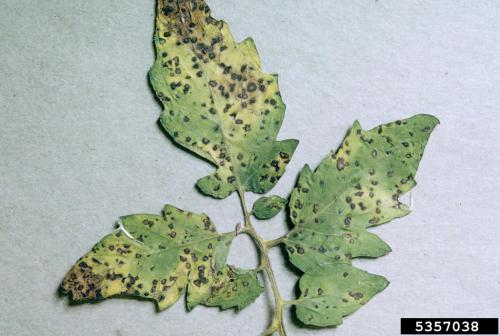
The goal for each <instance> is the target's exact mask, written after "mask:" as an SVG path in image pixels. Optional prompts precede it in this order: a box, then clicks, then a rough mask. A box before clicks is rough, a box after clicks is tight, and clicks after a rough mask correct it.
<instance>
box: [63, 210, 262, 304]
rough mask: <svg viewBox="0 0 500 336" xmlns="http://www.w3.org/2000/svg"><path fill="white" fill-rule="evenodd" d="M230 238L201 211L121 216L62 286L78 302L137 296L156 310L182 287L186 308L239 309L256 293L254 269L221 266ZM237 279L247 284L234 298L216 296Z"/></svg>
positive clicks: (177, 296)
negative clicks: (219, 307)
mask: <svg viewBox="0 0 500 336" xmlns="http://www.w3.org/2000/svg"><path fill="white" fill-rule="evenodd" d="M233 237H234V233H224V234H219V233H217V231H216V229H215V226H214V224H213V223H212V221H211V220H210V219H209V218H208V217H207V216H206V215H205V214H194V213H191V212H187V211H183V210H180V209H177V208H175V207H173V206H170V205H167V206H165V209H164V212H163V216H158V215H147V214H139V215H130V216H125V217H122V218H121V227H120V228H119V229H117V230H115V231H114V232H113V233H112V234H109V235H107V236H105V237H104V238H103V239H102V240H101V241H100V242H98V243H97V244H96V245H94V247H93V248H92V250H91V251H90V252H88V253H87V254H86V255H84V256H83V257H82V258H80V259H79V260H78V261H77V262H76V264H75V265H74V266H73V268H72V269H71V270H70V271H69V272H68V273H67V275H66V277H65V278H64V280H63V283H62V285H61V288H62V289H63V291H64V292H66V293H71V295H72V298H73V299H74V300H77V301H80V300H94V299H102V298H107V297H111V296H115V295H132V296H140V297H143V298H148V299H152V300H154V301H156V302H157V305H158V308H159V309H160V310H163V309H166V308H168V307H169V306H171V305H172V304H174V303H175V302H176V301H177V300H178V299H179V298H180V297H181V296H182V294H183V293H184V292H185V291H186V288H187V306H188V309H192V308H193V307H195V306H196V305H198V304H206V305H210V306H214V305H218V306H221V308H229V307H233V306H234V307H237V308H239V309H240V308H243V307H244V306H246V305H248V304H249V303H251V302H252V301H253V300H255V298H256V297H258V296H259V295H260V291H258V290H256V289H255V288H257V287H260V286H261V285H260V282H259V280H258V279H257V277H256V276H255V273H254V272H253V271H244V272H243V271H242V272H240V273H237V272H234V271H232V268H231V267H230V266H228V265H226V257H227V254H228V251H229V246H230V244H231V241H232V239H233ZM252 274H253V277H252ZM242 281H245V284H246V285H247V286H243V285H242V286H239V287H237V288H236V292H235V293H234V294H233V297H230V298H225V297H218V294H219V292H220V287H227V286H229V284H230V283H233V282H237V283H241V282H242ZM247 287H248V288H253V290H251V291H246V288H247ZM240 294H241V297H240ZM240 298H241V300H240Z"/></svg>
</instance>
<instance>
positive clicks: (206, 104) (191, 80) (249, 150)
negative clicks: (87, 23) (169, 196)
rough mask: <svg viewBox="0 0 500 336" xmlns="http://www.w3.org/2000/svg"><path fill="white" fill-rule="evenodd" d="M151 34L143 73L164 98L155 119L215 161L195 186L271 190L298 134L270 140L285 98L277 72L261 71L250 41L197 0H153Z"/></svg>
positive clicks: (218, 193) (225, 191)
mask: <svg viewBox="0 0 500 336" xmlns="http://www.w3.org/2000/svg"><path fill="white" fill-rule="evenodd" d="M154 40H155V45H156V54H157V58H156V62H155V63H154V65H153V67H152V69H151V71H150V73H149V77H150V81H151V84H152V86H153V88H154V90H155V92H156V95H157V97H158V98H159V100H160V101H161V102H162V104H163V106H164V111H163V113H162V114H161V117H160V121H161V124H162V126H163V127H164V129H165V130H166V131H167V132H168V134H169V135H170V136H171V137H172V139H173V140H174V141H175V142H177V143H178V144H180V145H182V146H184V147H185V148H187V149H189V150H190V151H192V152H194V153H196V154H198V155H199V156H201V157H203V158H205V159H207V160H208V161H210V162H212V163H213V164H214V165H215V166H217V171H216V172H215V173H214V174H212V175H210V176H206V177H204V178H201V179H200V180H198V182H197V186H198V188H199V189H200V190H201V191H202V192H203V193H205V194H207V195H211V196H213V197H216V198H225V197H227V196H228V195H229V194H230V193H231V192H233V191H237V190H238V191H240V192H243V191H245V190H247V191H253V192H256V193H265V192H267V191H269V190H270V189H271V188H272V187H273V186H274V184H275V183H276V182H277V181H278V180H279V179H280V177H281V176H282V175H283V173H284V171H285V166H286V165H287V164H288V162H289V161H290V158H291V156H292V154H293V152H294V150H295V147H296V146H297V144H298V141H297V140H291V139H289V140H284V141H277V140H276V136H277V133H278V131H279V129H280V127H281V123H282V121H283V117H284V113H285V105H284V104H283V101H282V100H281V96H280V92H279V88H278V80H277V76H276V75H268V74H264V73H263V72H262V71H261V65H260V59H259V56H258V54H257V50H256V48H255V45H254V43H253V41H252V40H251V39H249V38H248V39H246V40H244V41H243V42H241V43H236V42H235V41H234V39H233V37H232V35H231V32H230V31H229V28H228V25H227V24H226V23H225V22H223V21H217V20H215V19H213V18H212V17H211V16H210V10H209V8H208V6H207V5H206V4H205V1H203V0H195V1H186V0H183V1H168V2H167V1H164V0H163V1H162V0H160V1H158V9H157V17H156V31H155V39H154Z"/></svg>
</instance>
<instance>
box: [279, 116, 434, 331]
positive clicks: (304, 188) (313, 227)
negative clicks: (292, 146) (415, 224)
mask: <svg viewBox="0 0 500 336" xmlns="http://www.w3.org/2000/svg"><path fill="white" fill-rule="evenodd" d="M438 123H439V121H438V120H437V119H436V118H435V117H433V116H429V115H416V116H414V117H412V118H409V119H406V120H398V121H396V122H394V123H389V124H386V125H381V126H378V127H376V128H374V129H372V130H369V131H363V130H362V129H361V126H360V125H359V123H358V122H355V123H354V125H353V127H352V128H351V129H350V131H349V132H348V134H347V136H346V137H345V139H344V141H343V142H342V144H341V146H340V148H339V149H338V150H337V151H336V152H332V153H330V154H329V155H328V156H327V157H326V158H325V159H324V160H323V161H321V163H320V164H319V166H318V167H317V169H316V170H315V171H314V172H312V171H311V169H310V168H309V167H308V166H305V167H304V169H303V170H302V172H301V174H300V176H299V179H298V182H297V186H296V188H295V189H294V190H293V192H292V195H291V197H290V202H289V206H290V214H291V220H292V223H293V224H294V227H293V229H292V230H291V231H290V232H289V234H288V235H287V237H286V239H285V241H284V242H285V244H286V246H287V251H288V255H289V257H290V260H291V262H292V263H293V264H294V265H295V266H297V267H298V268H299V269H301V270H302V271H303V272H305V274H304V275H303V278H304V277H306V278H305V279H306V280H301V285H302V284H303V283H304V286H306V287H307V286H308V284H311V283H314V281H312V280H311V279H312V278H314V277H316V276H318V274H320V273H321V272H322V270H323V269H324V268H325V267H326V265H332V264H333V265H338V264H347V265H350V263H351V259H352V258H356V257H371V258H376V257H380V256H383V255H385V254H386V253H388V252H390V250H391V249H390V247H389V246H388V245H387V244H386V243H385V242H384V241H382V239H380V238H379V237H378V236H377V235H375V234H372V233H370V232H368V231H367V228H369V227H371V226H375V225H380V224H383V223H386V222H388V221H390V220H392V219H394V218H397V217H402V216H405V215H407V214H408V213H409V209H408V207H407V206H406V205H404V204H403V203H401V202H400V201H399V196H400V195H402V194H403V193H405V192H408V191H409V190H411V189H412V188H413V187H414V186H415V185H416V182H415V179H414V176H415V174H416V172H417V168H418V165H419V162H420V159H421V158H422V155H423V152H424V148H425V146H426V144H427V140H428V138H429V136H430V133H431V132H432V130H433V129H434V127H435V126H436V125H437V124H438ZM328 267H333V268H332V269H335V271H334V273H335V274H337V273H336V272H337V271H336V270H337V268H335V267H334V266H328ZM349 267H350V266H349ZM332 272H333V271H332ZM356 274H358V275H360V273H356ZM374 277H377V276H374V275H369V276H368V275H363V276H362V278H363V279H364V280H366V281H367V282H368V283H366V284H365V283H363V286H364V287H363V288H365V287H366V288H372V287H370V286H371V284H370V283H369V282H371V281H372V279H378V278H374ZM349 279H356V278H355V277H350V278H349ZM318 281H319V280H318ZM349 281H350V280H349ZM352 281H353V283H352V284H353V285H355V283H354V280H352ZM332 282H335V281H334V279H332ZM375 287H376V288H379V290H382V289H383V287H385V286H382V285H381V283H380V284H379V285H378V286H375ZM375 287H373V288H375ZM346 288H349V287H348V286H347V287H346ZM350 290H352V291H353V290H354V289H350ZM361 293H363V292H362V291H361ZM369 293H372V295H374V294H375V293H376V291H371V292H370V291H369ZM303 297H304V293H303ZM320 297H322V296H321V295H320ZM364 297H365V299H367V298H369V297H371V296H370V295H365V296H364ZM317 299H318V298H315V300H316V301H317ZM347 299H348V298H347ZM326 302H330V300H326ZM360 302H361V301H360ZM362 302H365V301H362ZM299 305H300V306H304V305H308V307H309V299H306V300H304V301H302V302H301V303H300V304H299ZM329 306H330V310H324V309H322V308H321V309H319V310H318V312H317V314H320V315H321V314H323V315H324V314H326V315H325V316H329V317H330V319H329V320H326V319H325V318H323V317H320V316H316V315H314V314H313V317H312V318H310V317H311V316H310V314H312V313H311V312H310V310H309V312H310V313H309V314H306V313H305V312H304V310H303V309H306V308H301V309H298V312H299V311H300V312H302V313H301V314H299V315H298V316H299V318H300V319H301V320H302V321H303V322H304V323H308V324H313V325H318V326H324V325H337V324H338V323H339V316H343V315H346V314H348V313H349V312H352V311H353V309H354V308H355V307H358V306H357V305H344V306H343V308H342V309H340V308H339V311H331V307H332V306H331V305H329ZM320 307H322V306H320ZM337 307H339V306H338V305H337ZM346 307H350V308H349V309H347V308H346ZM307 309H309V308H307ZM356 309H357V308H356ZM306 316H307V317H306ZM327 321H328V322H327ZM325 323H326V324H325Z"/></svg>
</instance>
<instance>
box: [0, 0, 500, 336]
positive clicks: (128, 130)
mask: <svg viewBox="0 0 500 336" xmlns="http://www.w3.org/2000/svg"><path fill="white" fill-rule="evenodd" d="M210 4H211V6H212V9H213V13H214V15H215V16H216V17H217V18H221V19H224V20H226V21H227V22H229V23H230V25H231V28H232V31H233V33H234V35H235V36H236V37H237V39H239V40H241V39H243V38H244V37H246V36H252V37H253V38H254V39H255V42H256V44H257V47H258V49H259V52H260V54H261V57H262V62H263V66H264V69H265V70H266V71H268V72H276V73H279V75H280V84H281V92H282V95H283V97H284V100H285V102H286V103H287V106H288V109H287V114H286V118H285V121H284V124H283V128H282V131H281V133H280V137H281V138H282V139H284V138H299V139H300V141H301V142H300V145H299V147H298V149H297V152H296V154H295V156H294V160H292V162H291V163H290V165H289V167H288V171H287V173H286V175H285V176H284V178H283V179H282V180H281V181H280V183H279V184H278V186H277V187H276V188H275V189H274V190H273V192H274V193H278V194H281V195H287V194H288V192H289V191H290V189H291V187H292V185H293V184H294V180H295V177H296V175H297V173H298V171H299V170H300V168H301V167H302V165H303V164H304V163H306V162H307V163H309V164H311V165H312V166H315V165H316V164H317V163H318V162H319V161H320V159H321V158H322V157H323V156H324V155H325V154H326V153H327V152H328V150H330V149H332V148H334V147H336V146H337V145H338V144H339V142H340V140H341V139H342V137H343V135H344V133H345V131H346V129H347V128H348V127H349V126H350V125H351V124H352V122H353V120H354V119H356V118H357V119H359V120H360V121H361V123H362V125H363V126H364V127H365V128H369V127H373V126H375V125H377V124H379V123H383V122H388V121H391V120H394V119H398V118H402V117H408V116H410V115H412V114H416V113H430V114H434V115H436V116H438V117H439V118H440V119H441V125H440V126H439V127H438V128H437V129H436V131H435V133H434V134H433V135H432V137H431V140H430V143H429V145H428V148H427V151H426V154H425V156H424V159H423V161H422V164H421V167H420V171H419V173H418V176H417V180H418V182H419V185H418V186H417V187H416V188H415V189H414V191H413V193H412V207H413V213H412V214H411V215H410V216H408V217H406V218H403V219H399V220H396V221H394V222H392V223H390V224H387V225H385V226H382V227H379V228H377V229H375V230H373V232H376V233H377V234H379V235H380V236H382V237H383V238H384V239H385V240H386V241H387V242H388V243H389V244H390V245H391V246H392V248H393V253H391V254H390V255H388V256H386V257H383V258H380V259H378V260H372V261H358V262H356V264H357V265H358V266H360V267H362V268H365V269H367V270H369V271H371V272H374V273H377V274H382V275H384V276H386V277H387V278H388V279H390V280H391V285H390V286H389V287H388V288H387V289H386V290H385V291H384V292H383V293H382V294H380V295H378V296H377V297H375V298H374V299H373V300H372V301H371V302H370V303H369V304H367V305H366V306H365V307H364V308H362V309H361V310H360V311H358V312H357V313H356V314H354V315H353V316H351V317H349V318H346V319H345V321H344V325H343V326H341V327H339V328H337V329H326V330H313V331H310V330H308V329H303V328H299V327H297V326H296V325H294V324H293V323H292V321H291V318H290V314H288V313H287V314H286V316H287V326H288V330H289V334H290V335H318V336H319V335H335V336H344V335H350V336H361V335H368V336H371V335H389V336H391V335H398V333H399V318H400V317H419V316H431V317H432V316H434V317H443V316H456V317H466V316H473V317H494V316H498V315H499V312H500V284H499V278H500V277H499V276H500V272H499V271H500V257H499V252H500V251H499V247H498V239H499V233H500V230H499V215H500V211H499V200H498V196H499V192H498V190H499V188H500V182H499V175H500V168H499V167H500V154H499V152H500V133H499V129H500V122H499V117H500V114H499V110H500V106H499V105H500V41H499V39H500V35H499V33H500V20H499V19H500V1H478V0H474V1H396V0H392V1H389V0H379V1H368V0H367V1H361V0H359V1H347V0H345V1H282V0H272V1H270V0H267V1H255V0H244V1H243V0H238V1H235V0H234V1H229V0H225V1H222V0H218V1H216V0H212V1H210ZM153 18H154V2H153V1H152V0H148V1H131V0H129V1H117V0H112V1H111V0H107V1H102V0H99V1H97V0H86V1H80V0H74V1H67V0H64V1H62V0H59V1H43V0H40V1H28V0H2V1H1V2H0V39H1V40H0V41H1V49H0V265H1V271H0V279H1V280H0V334H1V335H8V336H11V335H14V336H18V335H35V334H36V335H66V334H67V333H71V335H74V336H80V335H92V334H94V335H121V336H128V335H201V334H205V335H206V334H209V335H256V334H258V333H259V332H260V331H262V330H263V329H264V327H265V326H266V324H267V322H268V315H269V311H268V308H267V306H268V303H269V300H270V298H269V297H266V296H262V297H260V298H259V299H258V300H257V301H256V302H255V303H254V304H253V305H252V306H251V307H249V308H247V309H245V310H244V311H242V312H241V313H238V314H236V313H233V312H219V311H218V310H217V309H213V308H211V309H208V308H204V307H199V308H196V309H195V311H194V312H192V313H189V314H187V313H186V312H185V309H184V305H183V303H182V302H179V303H178V304H176V305H175V306H174V307H172V308H171V309H169V310H168V311H165V312H163V313H160V314H157V313H155V311H154V305H153V304H151V303H148V302H140V301H136V300H124V299H114V300H107V301H104V302H102V303H99V304H86V305H80V306H75V307H71V306H68V302H67V300H66V299H65V298H60V297H58V296H57V295H56V289H57V286H58V284H59V282H60V280H61V279H62V277H63V276H64V274H65V272H66V271H67V270H68V268H69V267H70V266H71V265H72V263H73V262H74V261H75V260H76V259H77V258H78V257H79V256H80V255H82V254H83V253H85V252H86V251H87V250H88V249H89V248H90V247H91V246H92V245H93V244H94V243H95V242H96V241H97V240H98V239H100V238H101V237H102V236H103V235H105V234H106V233H108V232H109V231H110V230H111V229H112V227H113V223H114V221H115V220H116V219H117V218H118V216H121V215H125V214H130V213H135V212H152V213H158V212H159V211H160V210H161V208H162V205H163V204H164V203H167V202H169V203H173V204H175V205H177V206H179V207H181V208H189V209H191V210H193V211H197V212H202V211H205V212H207V213H208V214H209V215H210V216H211V217H212V218H213V219H214V221H215V222H216V223H217V225H218V227H219V228H220V230H221V231H227V230H231V229H232V228H233V227H234V225H235V223H236V222H238V221H240V220H241V216H240V210H239V206H238V203H237V199H236V197H235V196H232V197H230V198H229V199H227V200H224V201H216V200H213V199H211V198H208V197H204V196H202V195H200V194H199V193H197V192H196V190H195V189H194V187H193V185H194V182H195V181H196V179H197V178H199V177H201V176H204V175H206V174H208V173H209V172H211V171H212V168H211V167H210V166H209V165H208V164H207V163H205V162H203V161H201V160H199V159H197V158H195V157H194V156H192V155H190V154H188V153H186V152H183V151H181V150H179V149H177V148H176V147H175V146H174V145H173V144H172V143H170V142H169V140H168V139H167V138H166V137H165V136H164V135H163V134H162V132H161V131H160V129H159V128H158V126H157V125H156V120H157V117H158V115H159V113H160V110H161V109H160V106H159V105H158V104H157V102H156V101H155V99H154V98H153V95H152V93H151V90H150V88H149V87H148V84H147V80H146V73H147V71H148V69H149V67H150V66H151V64H152V62H153V58H154V55H153V48H152V44H151V41H152V33H153ZM252 198H254V197H252ZM256 225H257V228H258V230H259V231H260V232H261V233H262V234H263V235H264V236H265V237H267V238H272V237H276V236H278V235H280V234H282V233H283V232H285V224H284V221H283V217H281V216H278V217H277V218H275V219H273V220H272V221H270V222H259V223H257V224H256ZM252 248H253V247H252V245H251V244H250V243H249V242H248V240H247V239H246V238H244V237H241V238H238V239H237V240H236V242H235V244H234V248H233V250H232V252H231V255H230V258H229V259H230V262H232V263H238V264H240V265H242V266H247V267H252V266H254V265H255V263H256V258H255V256H254V255H253V254H252V253H250V252H249V251H251V250H252ZM272 258H273V261H274V267H275V268H276V271H277V273H278V278H279V282H280V287H281V289H282V292H283V293H284V295H285V297H288V298H291V297H292V295H293V287H294V284H295V281H296V279H297V278H296V275H295V274H294V273H293V272H291V271H289V270H288V269H287V268H286V266H285V264H284V262H283V258H281V256H280V251H279V250H276V251H273V254H272Z"/></svg>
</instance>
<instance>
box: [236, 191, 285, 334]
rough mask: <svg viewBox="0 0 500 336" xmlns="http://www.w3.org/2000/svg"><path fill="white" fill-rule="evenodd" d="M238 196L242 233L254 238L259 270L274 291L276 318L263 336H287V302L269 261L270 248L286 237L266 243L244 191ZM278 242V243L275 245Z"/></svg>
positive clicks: (239, 192) (274, 317)
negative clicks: (257, 226)
mask: <svg viewBox="0 0 500 336" xmlns="http://www.w3.org/2000/svg"><path fill="white" fill-rule="evenodd" d="M238 195H239V197H240V202H241V208H242V210H243V216H244V220H245V226H244V229H243V230H242V232H244V233H246V234H247V235H249V236H250V238H252V240H253V241H254V243H255V245H256V246H257V249H258V250H259V254H260V265H259V269H260V270H263V271H264V272H265V273H266V276H267V278H268V279H269V282H270V283H271V289H272V291H273V296H274V305H275V310H274V316H273V319H272V321H271V324H270V325H269V327H268V328H267V329H266V330H265V331H264V332H263V333H262V336H270V335H273V334H274V333H275V332H277V333H278V334H279V335H280V336H286V331H285V327H284V325H283V306H284V304H285V301H284V300H283V298H282V297H281V294H280V291H279V289H278V285H277V284H276V278H275V276H274V271H273V269H272V266H271V262H270V260H269V254H268V253H269V248H270V247H272V246H275V245H277V244H279V243H281V241H282V240H283V239H284V237H280V238H278V239H275V240H270V241H267V242H266V241H264V239H262V237H261V236H259V235H258V233H257V231H255V229H254V227H253V225H252V222H251V221H250V213H249V212H248V208H247V205H246V200H245V193H244V191H243V190H238ZM275 242H276V243H275Z"/></svg>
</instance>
